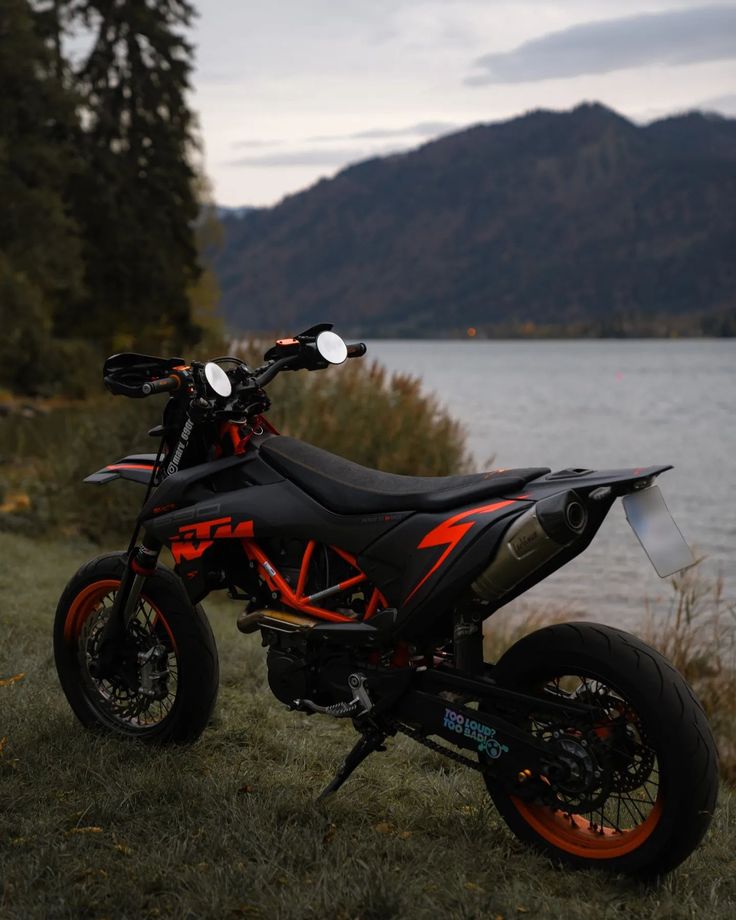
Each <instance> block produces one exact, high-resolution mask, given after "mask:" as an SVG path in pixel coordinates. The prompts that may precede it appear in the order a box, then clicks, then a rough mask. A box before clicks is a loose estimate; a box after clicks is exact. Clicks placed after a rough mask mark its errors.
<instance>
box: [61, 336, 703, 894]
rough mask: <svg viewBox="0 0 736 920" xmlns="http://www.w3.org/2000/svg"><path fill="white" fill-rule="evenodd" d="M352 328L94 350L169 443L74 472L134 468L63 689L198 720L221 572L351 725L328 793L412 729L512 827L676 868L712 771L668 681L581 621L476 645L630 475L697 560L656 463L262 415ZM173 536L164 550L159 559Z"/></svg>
mask: <svg viewBox="0 0 736 920" xmlns="http://www.w3.org/2000/svg"><path fill="white" fill-rule="evenodd" d="M365 350H366V349H365V346H364V345H363V344H356V345H349V346H346V344H345V343H344V342H343V340H342V339H341V338H339V336H337V335H336V334H335V333H334V332H332V331H331V327H330V326H329V325H320V326H315V327H313V328H311V329H309V330H307V331H306V332H304V333H302V334H301V335H298V336H296V337H295V338H290V339H282V340H280V341H278V342H277V343H276V344H275V345H274V346H273V347H272V348H271V349H270V350H269V351H268V352H267V353H266V355H265V363H264V364H263V365H262V366H261V367H258V368H255V369H254V368H251V367H249V366H247V365H246V364H245V363H244V362H243V361H241V360H239V359H237V358H232V357H224V358H217V359H215V360H214V361H211V362H208V363H206V364H202V363H196V362H194V363H191V364H187V363H186V362H185V361H184V360H183V359H182V358H166V359H165V358H155V357H149V356H146V355H140V354H131V353H126V354H117V355H113V356H112V357H110V358H108V360H107V361H106V362H105V366H104V381H105V385H106V386H107V388H108V389H109V390H110V391H111V392H112V393H114V394H121V395H124V396H129V397H133V398H141V397H146V396H150V395H153V394H155V393H168V394H169V400H168V402H167V405H166V408H165V410H164V415H163V423H162V424H161V425H160V426H157V427H156V428H154V429H152V430H151V432H150V434H151V435H153V436H154V437H156V438H158V439H160V446H159V449H158V453H156V454H135V455H132V456H128V457H123V458H122V459H120V460H117V461H116V462H114V463H111V464H110V465H108V466H106V467H104V468H103V469H101V470H99V471H98V472H96V473H94V474H93V475H91V476H89V477H88V478H87V480H86V481H87V482H93V483H107V482H110V481H112V480H114V479H127V480H131V481H133V482H137V483H140V484H141V485H143V486H145V487H147V490H146V495H145V499H144V502H143V507H142V510H141V512H140V514H139V516H138V520H137V524H136V528H135V532H134V534H133V537H132V539H131V542H130V546H129V548H128V551H127V552H120V553H112V554H107V555H103V556H98V557H97V558H96V559H93V560H91V561H90V562H88V563H86V564H85V565H84V566H82V568H81V569H80V570H79V571H78V572H77V573H76V575H74V577H73V578H72V580H71V581H70V583H69V584H68V585H67V587H66V589H65V590H64V593H63V595H62V597H61V599H60V601H59V605H58V609H57V612H56V622H55V633H54V650H55V657H56V665H57V669H58V673H59V677H60V680H61V684H62V687H63V689H64V692H65V693H66V696H67V698H68V700H69V703H70V704H71V707H72V709H73V710H74V712H75V713H76V715H77V716H78V718H79V719H80V720H81V722H82V723H83V724H84V725H86V726H88V727H93V728H98V729H104V730H108V731H111V732H114V733H115V734H117V735H125V736H129V737H131V738H140V739H146V740H150V741H154V742H158V743H161V742H191V741H193V740H194V739H196V738H197V737H198V736H199V735H200V733H201V732H202V731H203V729H204V728H205V727H206V725H207V722H208V720H209V718H210V715H211V713H212V709H213V706H214V704H215V698H216V695H217V686H218V660H217V650H216V648H215V643H214V639H213V636H212V632H211V630H210V627H209V625H208V622H207V619H206V617H205V613H204V611H203V609H202V607H201V606H200V603H201V601H202V600H203V599H204V598H205V597H206V596H207V594H209V592H210V591H214V590H225V591H227V592H228V594H229V595H230V597H231V598H235V599H238V600H240V601H242V603H243V611H242V613H241V614H240V615H239V618H238V622H237V625H238V628H239V629H240V630H241V631H242V632H244V633H254V632H260V634H261V636H262V639H263V644H264V646H266V647H267V649H268V652H267V662H268V681H269V685H270V688H271V690H272V691H273V693H274V694H275V696H276V697H277V698H278V699H279V700H281V701H282V702H283V703H285V704H286V706H287V707H288V708H289V709H292V710H298V711H300V712H304V713H321V714H323V715H326V716H330V717H332V718H336V719H351V720H352V723H353V725H354V727H355V729H356V731H357V732H358V735H359V737H358V740H357V743H356V744H355V747H354V748H353V749H352V751H350V753H349V754H348V755H347V757H346V759H345V761H344V762H343V764H342V765H341V766H340V767H339V769H338V770H337V774H336V776H335V778H334V780H333V781H332V782H331V783H330V784H329V786H328V787H327V788H326V789H325V790H324V791H323V792H322V795H321V797H322V798H325V797H327V796H329V795H331V794H332V793H334V792H335V791H336V790H337V789H338V788H339V787H340V786H341V785H342V783H343V782H345V780H346V779H347V778H348V776H349V775H350V774H351V773H352V772H353V770H355V768H356V767H357V766H358V765H359V764H360V763H361V762H362V761H363V760H364V759H365V757H366V756H367V755H368V754H370V753H371V752H373V751H381V750H383V749H384V744H385V742H386V740H387V738H389V737H390V736H392V735H394V734H396V733H397V732H403V733H405V734H407V735H409V736H410V737H411V738H413V739H415V740H416V741H418V742H419V743H420V744H423V745H426V746H427V747H429V748H431V749H432V750H433V751H437V752H440V753H442V754H444V755H446V756H447V757H449V758H451V759H452V760H454V761H455V762H459V763H462V764H464V765H465V766H467V767H470V768H471V769H474V770H478V771H479V772H480V773H481V775H482V776H483V779H484V781H485V784H486V787H487V789H488V792H489V793H490V796H491V798H492V799H493V802H494V803H495V805H496V807H497V808H498V810H499V812H500V813H501V815H502V816H503V818H504V820H505V821H506V823H507V824H508V825H509V827H510V828H511V830H512V831H513V833H514V834H515V835H516V836H517V837H518V838H519V839H521V840H522V841H525V842H527V843H529V844H532V845H534V846H535V847H537V848H538V849H541V850H542V851H543V852H545V853H547V854H549V855H550V856H552V857H553V858H554V859H556V860H557V861H559V862H563V863H565V864H567V865H571V866H586V867H590V866H595V867H603V868H607V869H611V870H615V871H619V872H625V873H628V874H631V875H640V876H653V875H658V874H661V873H664V872H667V871H668V870H670V869H672V868H673V867H675V866H677V865H678V864H679V863H680V862H682V860H684V859H685V858H686V857H687V856H688V855H689V854H690V853H691V852H692V851H693V849H694V848H695V847H696V846H697V844H698V843H699V841H700V840H701V838H702V837H703V834H704V833H705V831H706V829H707V827H708V825H709V823H710V820H711V817H712V813H713V809H714V806H715V802H716V795H717V785H718V771H717V755H716V749H715V744H714V741H713V737H712V735H711V732H710V729H709V727H708V723H707V721H706V718H705V716H704V714H703V710H702V708H701V707H700V705H699V703H698V702H697V700H696V699H695V697H694V696H693V693H692V691H691V690H690V688H689V687H688V686H687V684H686V683H685V681H684V680H683V678H682V677H681V676H680V674H679V673H678V672H677V671H676V670H675V669H674V668H673V667H672V666H671V665H670V664H669V663H668V662H667V661H666V660H665V659H664V658H663V657H662V656H661V655H659V654H658V653H657V652H656V651H654V650H653V649H651V648H649V647H647V646H646V645H644V644H643V643H642V642H640V641H639V640H638V639H637V638H635V637H634V636H631V635H629V634H627V633H625V632H622V631H620V630H618V629H613V628H611V627H608V626H601V625H597V624H592V623H565V624H558V625H553V626H549V627H546V628H544V629H540V630H538V631H537V632H534V633H532V634H531V635H528V636H526V637H525V638H523V639H521V640H520V641H519V642H517V643H516V644H515V645H513V646H512V647H511V648H510V649H509V650H508V651H507V652H506V653H505V654H504V655H502V656H501V658H500V659H499V660H498V661H497V662H496V663H495V664H491V663H488V662H485V661H484V659H483V623H484V622H485V621H486V620H487V619H488V618H489V617H490V616H491V615H492V614H493V613H495V612H496V611H497V610H498V609H499V608H500V607H502V606H503V605H505V604H507V603H508V602H509V601H510V600H512V599H513V598H515V597H517V596H518V595H520V594H522V593H523V592H525V591H527V590H528V589H529V588H531V587H532V586H533V585H535V584H536V583H537V582H539V581H540V580H541V579H543V578H546V577H547V576H548V575H550V574H551V573H552V572H554V571H556V570H557V569H559V568H560V566H562V565H564V564H565V563H566V562H569V561H570V560H571V559H572V558H574V557H575V556H577V555H578V554H579V553H581V552H582V551H583V550H584V549H585V548H586V547H587V546H588V544H589V543H590V542H591V540H592V539H593V537H594V536H595V534H596V532H597V531H598V528H599V527H600V525H601V522H602V521H603V519H604V518H605V516H606V514H607V513H608V511H609V510H610V508H611V506H612V505H613V504H614V503H615V501H616V499H617V498H619V497H622V500H623V504H624V508H625V511H626V515H627V517H628V519H629V521H630V523H631V525H632V527H633V528H634V530H635V531H636V533H637V536H638V537H639V539H640V541H641V542H642V545H643V546H644V548H645V550H646V551H647V553H648V554H649V556H650V558H651V560H652V562H653V563H654V565H655V568H657V570H658V572H659V574H660V575H662V576H664V575H667V574H671V573H672V572H673V571H676V570H678V569H680V568H682V567H684V566H687V565H689V564H691V563H692V555H691V553H690V550H689V549H688V547H687V544H686V543H685V542H684V540H683V539H682V537H681V535H680V533H679V531H678V530H677V527H676V525H675V524H674V521H673V520H672V518H671V516H670V515H669V512H668V511H667V508H666V506H665V504H664V501H663V500H662V496H661V493H660V492H659V489H658V487H657V486H656V485H654V481H655V479H656V478H657V477H658V476H659V474H660V473H662V472H664V471H665V470H668V469H670V467H668V466H650V467H644V468H638V469H627V470H616V471H606V472H594V471H592V470H585V469H566V470H560V471H558V472H554V473H552V472H550V471H549V469H544V468H529V469H505V470H493V471H491V472H486V473H478V474H475V475H463V476H448V477H439V478H420V477H413V476H397V475H393V474H390V473H383V472H380V471H378V470H371V469H366V468H365V467H362V466H359V465H358V464H356V463H352V462H350V461H347V460H344V459H342V458H341V457H338V456H335V455H333V454H330V453H328V452H326V451H324V450H321V449H319V448H317V447H313V446H311V445H309V444H306V443H304V442H301V441H298V440H295V439H293V438H290V437H285V436H281V435H279V434H277V432H276V431H275V430H274V428H273V427H272V426H271V425H270V424H269V423H268V421H267V420H266V418H265V416H264V414H265V412H266V411H267V409H268V408H269V400H268V397H267V395H266V392H265V388H266V387H267V385H268V384H269V382H270V381H272V380H273V379H274V377H276V375H277V374H279V373H280V372H282V371H286V370H290V371H294V370H299V369H304V370H312V371H313V370H320V369H324V368H326V367H328V365H330V364H340V363H342V362H343V361H345V359H346V358H349V357H350V358H355V357H360V356H361V355H363V354H364V353H365ZM141 532H142V538H141V539H140V541H139V535H140V534H141ZM164 546H168V547H169V549H170V550H171V553H172V555H173V558H174V562H175V566H174V571H171V570H170V569H168V568H165V567H163V566H162V565H160V564H159V562H158V559H159V554H160V552H161V550H162V548H163V547H164ZM463 752H464V753H463Z"/></svg>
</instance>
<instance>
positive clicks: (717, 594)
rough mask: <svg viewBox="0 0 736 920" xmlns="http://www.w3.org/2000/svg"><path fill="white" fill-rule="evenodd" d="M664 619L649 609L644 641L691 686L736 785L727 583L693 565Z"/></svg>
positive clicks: (733, 656) (732, 626) (735, 643)
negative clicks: (673, 666)
mask: <svg viewBox="0 0 736 920" xmlns="http://www.w3.org/2000/svg"><path fill="white" fill-rule="evenodd" d="M670 583H671V586H672V597H671V600H670V609H669V611H668V613H667V615H666V616H665V618H664V619H662V618H661V617H658V618H657V619H655V618H654V617H653V616H652V614H651V611H650V610H647V617H646V619H645V622H644V626H643V628H642V630H641V634H642V638H643V639H644V640H645V641H646V642H649V643H650V644H651V645H653V646H654V647H655V648H657V649H659V651H660V652H662V654H663V655H664V656H665V657H666V658H669V660H670V661H671V662H672V663H673V664H674V665H675V667H676V668H677V669H678V671H680V672H681V673H682V674H683V676H684V677H685V680H687V682H688V683H689V684H690V685H691V686H692V687H693V689H694V690H695V693H696V694H697V696H698V699H699V700H700V702H701V703H702V704H703V708H704V709H705V711H706V713H707V714H708V719H709V721H710V724H711V727H712V729H713V733H714V734H715V736H716V741H717V743H718V750H719V754H720V759H721V773H722V775H723V777H724V778H725V779H726V780H727V781H728V782H730V783H731V784H732V785H736V605H735V604H733V603H729V602H727V601H726V599H725V598H724V596H723V581H722V579H720V578H717V579H716V580H715V581H713V580H712V579H708V578H706V577H705V576H704V575H703V571H702V569H701V567H700V565H699V564H698V565H695V566H693V567H692V568H690V569H687V570H686V571H685V572H682V573H680V574H679V575H677V576H675V577H674V578H672V579H671V582H670Z"/></svg>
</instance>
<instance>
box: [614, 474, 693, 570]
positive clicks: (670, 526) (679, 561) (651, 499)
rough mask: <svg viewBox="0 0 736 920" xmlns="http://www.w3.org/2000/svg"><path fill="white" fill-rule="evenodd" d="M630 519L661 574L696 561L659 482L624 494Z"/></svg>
mask: <svg viewBox="0 0 736 920" xmlns="http://www.w3.org/2000/svg"><path fill="white" fill-rule="evenodd" d="M623 505H624V512H625V513H626V520H627V521H628V522H629V524H631V529H632V530H633V531H634V533H635V534H636V536H637V538H638V540H639V542H640V543H641V545H642V549H643V550H644V552H645V553H646V554H647V556H648V557H649V561H650V562H651V563H652V565H653V566H654V568H655V570H656V572H657V575H659V577H660V578H666V577H667V576H668V575H674V574H675V572H679V571H680V570H681V569H686V568H687V567H688V566H690V565H694V564H695V556H693V552H692V550H691V549H690V547H689V546H688V545H687V542H686V541H685V538H684V537H683V535H682V534H681V533H680V528H679V527H678V526H677V524H676V523H675V521H674V518H673V517H672V515H671V514H670V512H669V508H668V507H667V505H666V504H665V502H664V498H663V496H662V493H661V492H660V490H659V486H650V487H649V488H648V489H642V490H641V492H632V493H631V494H630V495H626V496H624V498H623Z"/></svg>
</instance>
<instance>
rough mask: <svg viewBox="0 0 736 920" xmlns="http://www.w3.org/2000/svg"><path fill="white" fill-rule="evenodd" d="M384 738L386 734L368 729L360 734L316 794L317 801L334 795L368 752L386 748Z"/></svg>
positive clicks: (322, 800)
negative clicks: (333, 776)
mask: <svg viewBox="0 0 736 920" xmlns="http://www.w3.org/2000/svg"><path fill="white" fill-rule="evenodd" d="M385 740H386V736H385V735H384V734H383V733H382V732H377V731H370V732H366V733H365V734H364V735H361V736H360V738H359V739H358V741H357V742H356V744H355V747H354V748H353V749H352V751H350V753H349V754H348V756H347V757H346V758H345V760H343V762H342V763H341V764H340V768H339V769H338V771H337V773H336V774H335V778H334V779H333V780H332V782H331V783H330V784H329V785H328V786H325V788H324V789H323V790H322V792H320V794H319V795H318V796H317V801H318V802H324V801H325V799H328V798H329V797H330V796H331V795H334V794H335V793H336V792H337V790H338V789H339V788H340V786H342V784H343V783H344V782H345V780H346V779H347V778H348V777H349V776H350V774H351V773H352V772H353V770H355V769H356V768H357V767H359V766H360V765H361V764H362V763H363V761H364V760H365V759H366V757H367V756H368V755H369V754H372V753H373V752H374V751H385V750H386V748H385V746H384V744H383V742H384V741H385Z"/></svg>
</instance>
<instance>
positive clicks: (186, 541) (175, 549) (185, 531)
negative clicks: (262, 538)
mask: <svg viewBox="0 0 736 920" xmlns="http://www.w3.org/2000/svg"><path fill="white" fill-rule="evenodd" d="M232 521H233V519H232V518H231V517H223V518H215V519H214V520H211V521H200V522H199V523H197V524H184V525H183V526H181V527H180V528H179V533H178V534H175V535H174V536H173V537H171V539H170V542H171V553H172V555H173V557H174V562H176V563H177V564H179V563H180V562H183V561H186V562H191V561H192V560H193V559H199V557H200V556H201V555H202V554H203V553H204V552H205V550H208V549H209V548H210V546H212V544H213V543H214V541H215V540H232V539H236V540H239V539H243V538H247V537H252V536H253V521H241V522H240V523H239V524H236V525H235V526H233V523H232Z"/></svg>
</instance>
